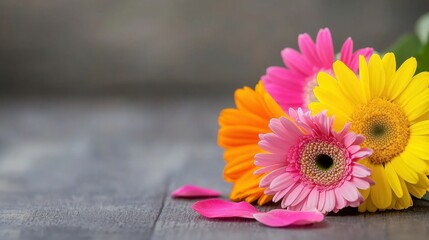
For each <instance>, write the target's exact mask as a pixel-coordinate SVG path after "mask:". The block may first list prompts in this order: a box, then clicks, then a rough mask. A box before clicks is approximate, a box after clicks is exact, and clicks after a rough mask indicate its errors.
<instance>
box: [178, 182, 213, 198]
mask: <svg viewBox="0 0 429 240" xmlns="http://www.w3.org/2000/svg"><path fill="white" fill-rule="evenodd" d="M220 195H221V193H220V192H218V191H215V190H212V189H208V188H202V187H198V186H193V185H184V186H182V187H180V188H178V189H176V190H175V191H174V192H173V193H172V194H171V196H173V197H176V198H197V197H219V196H220Z"/></svg>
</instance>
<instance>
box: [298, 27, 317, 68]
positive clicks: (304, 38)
mask: <svg viewBox="0 0 429 240" xmlns="http://www.w3.org/2000/svg"><path fill="white" fill-rule="evenodd" d="M298 45H299V50H301V52H302V55H304V56H305V57H306V58H307V59H308V61H310V62H311V63H312V64H313V65H315V66H317V67H320V60H319V56H318V55H317V51H316V45H315V44H314V42H313V40H312V39H311V37H310V35H308V34H307V33H304V34H300V35H299V36H298Z"/></svg>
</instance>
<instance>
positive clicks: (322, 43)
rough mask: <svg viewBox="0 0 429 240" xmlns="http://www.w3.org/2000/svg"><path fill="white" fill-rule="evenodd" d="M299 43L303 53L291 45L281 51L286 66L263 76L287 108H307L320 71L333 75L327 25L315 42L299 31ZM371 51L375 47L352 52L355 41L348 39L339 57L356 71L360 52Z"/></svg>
mask: <svg viewBox="0 0 429 240" xmlns="http://www.w3.org/2000/svg"><path fill="white" fill-rule="evenodd" d="M298 45H299V49H300V51H301V53H299V52H298V51H296V50H294V49H292V48H286V49H284V50H283V51H282V52H281V55H282V58H283V62H284V64H285V65H286V68H284V67H269V68H268V69H267V72H266V74H265V76H263V77H262V81H263V83H264V85H265V88H266V89H267V91H268V93H269V94H270V95H271V96H272V97H273V98H274V99H275V100H276V101H277V103H278V104H279V105H280V106H281V107H282V108H283V110H285V111H287V110H288V109H289V108H290V107H292V108H295V109H296V108H298V107H301V108H303V109H307V107H308V104H309V103H311V102H313V101H315V97H314V94H313V88H314V87H315V86H316V85H317V82H316V76H317V74H318V73H319V72H326V73H328V74H332V64H333V63H334V61H335V53H334V46H333V43H332V37H331V32H330V31H329V29H328V28H325V29H321V30H320V31H319V33H318V34H317V39H316V43H314V42H313V40H312V39H311V37H310V36H309V35H308V34H307V33H304V34H300V35H299V37H298ZM371 54H372V48H362V49H359V50H357V51H356V52H353V40H352V39H351V38H348V39H347V40H346V41H345V42H344V44H343V46H342V48H341V52H340V56H339V59H340V60H341V61H343V62H344V63H345V64H346V65H347V66H348V67H350V68H351V69H352V70H353V71H355V72H356V71H357V68H358V57H359V55H364V56H365V57H369V56H371Z"/></svg>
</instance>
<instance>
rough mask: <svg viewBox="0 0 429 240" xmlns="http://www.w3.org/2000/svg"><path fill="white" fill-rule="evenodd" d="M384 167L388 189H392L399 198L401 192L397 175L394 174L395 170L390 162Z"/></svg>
mask: <svg viewBox="0 0 429 240" xmlns="http://www.w3.org/2000/svg"><path fill="white" fill-rule="evenodd" d="M384 167H385V170H386V176H387V181H388V182H389V184H390V187H391V188H392V190H393V192H394V193H395V194H396V196H397V197H399V198H401V197H402V195H403V192H402V188H401V183H400V182H399V178H398V175H397V174H396V171H395V169H394V168H393V166H392V164H391V163H390V162H388V163H386V164H385V165H384Z"/></svg>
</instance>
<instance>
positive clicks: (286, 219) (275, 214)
mask: <svg viewBox="0 0 429 240" xmlns="http://www.w3.org/2000/svg"><path fill="white" fill-rule="evenodd" d="M253 216H254V218H255V219H256V220H257V221H258V222H260V223H262V224H264V225H266V226H269V227H287V226H302V225H307V224H311V223H316V222H321V221H323V218H324V215H323V214H322V213H320V212H318V211H290V210H283V209H276V210H272V211H269V212H266V213H257V214H254V215H253Z"/></svg>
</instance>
